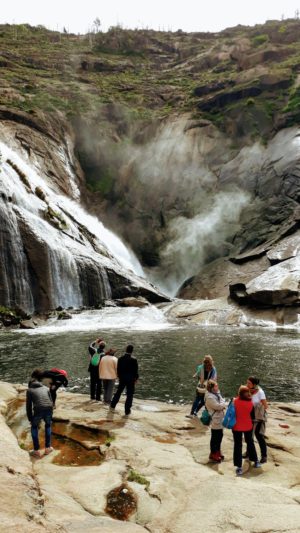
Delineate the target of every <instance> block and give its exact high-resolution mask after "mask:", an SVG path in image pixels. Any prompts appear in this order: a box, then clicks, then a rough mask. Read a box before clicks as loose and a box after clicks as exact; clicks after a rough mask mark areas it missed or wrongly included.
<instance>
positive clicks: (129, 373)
mask: <svg viewBox="0 0 300 533" xmlns="http://www.w3.org/2000/svg"><path fill="white" fill-rule="evenodd" d="M132 352H133V346H132V344H128V346H127V348H126V352H125V354H124V355H122V357H120V358H119V359H118V365H117V374H118V378H119V386H118V388H117V391H116V393H115V395H114V397H113V399H112V401H111V404H110V407H111V409H115V407H116V405H117V403H118V401H119V400H120V396H121V394H122V392H123V390H124V389H125V387H126V401H125V415H130V412H131V406H132V401H133V395H134V389H135V383H136V382H137V380H138V378H139V373H138V362H137V360H136V358H135V357H133V355H132Z"/></svg>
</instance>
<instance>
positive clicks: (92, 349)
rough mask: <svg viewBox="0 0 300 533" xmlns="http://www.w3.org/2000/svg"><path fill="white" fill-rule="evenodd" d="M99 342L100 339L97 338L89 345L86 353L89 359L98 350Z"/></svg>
mask: <svg viewBox="0 0 300 533" xmlns="http://www.w3.org/2000/svg"><path fill="white" fill-rule="evenodd" d="M100 342H102V339H100V338H98V339H96V340H95V341H93V342H91V343H90V344H89V347H88V351H89V354H90V356H91V357H93V355H94V354H95V353H96V351H97V350H98V348H99V344H100Z"/></svg>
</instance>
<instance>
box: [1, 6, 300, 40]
mask: <svg viewBox="0 0 300 533" xmlns="http://www.w3.org/2000/svg"><path fill="white" fill-rule="evenodd" d="M298 9H299V11H300V0H246V1H245V0H182V1H181V2H178V0H172V1H171V0H144V1H143V0H106V1H102V2H101V0H98V1H97V0H83V1H81V2H76V0H72V1H71V0H51V1H50V0H1V9H0V23H1V24H4V23H10V24H13V23H15V24H20V23H29V24H31V25H33V26H34V25H37V24H43V25H44V26H46V27H47V28H49V29H54V30H57V29H58V30H62V29H63V27H65V28H66V29H67V30H68V31H69V32H74V33H86V32H87V31H89V29H90V28H91V26H92V24H93V21H94V20H95V18H96V17H99V19H100V21H101V29H102V30H103V31H106V30H107V29H108V28H109V27H110V26H114V25H116V24H121V25H122V26H123V27H125V28H137V27H138V28H146V27H148V28H153V29H160V30H165V31H167V30H172V31H176V30H177V29H179V28H181V29H182V30H184V31H220V30H222V29H224V28H228V27H230V26H236V25H237V24H244V25H249V26H252V25H254V24H259V23H263V22H265V21H266V20H270V19H278V20H280V19H281V18H282V17H284V18H293V17H295V13H296V11H297V10H298Z"/></svg>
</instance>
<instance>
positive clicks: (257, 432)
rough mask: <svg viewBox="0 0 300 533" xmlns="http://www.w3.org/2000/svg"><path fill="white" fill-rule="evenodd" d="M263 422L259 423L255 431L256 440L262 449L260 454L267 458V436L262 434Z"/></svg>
mask: <svg viewBox="0 0 300 533" xmlns="http://www.w3.org/2000/svg"><path fill="white" fill-rule="evenodd" d="M261 424H262V422H257V423H256V427H255V430H254V433H255V437H256V440H257V442H258V444H259V447H260V453H261V456H262V457H267V445H266V441H265V436H264V435H262V434H261V433H260V426H261Z"/></svg>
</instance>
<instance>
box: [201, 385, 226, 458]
mask: <svg viewBox="0 0 300 533" xmlns="http://www.w3.org/2000/svg"><path fill="white" fill-rule="evenodd" d="M206 388H207V392H206V393H205V407H206V409H207V410H208V412H209V414H210V415H211V425H210V427H211V438H210V455H209V459H210V460H211V461H214V462H216V463H220V462H221V461H223V460H224V455H222V452H221V443H222V439H223V426H222V422H223V418H224V410H225V407H227V403H226V402H225V400H224V398H222V396H221V394H220V391H219V386H218V383H217V382H216V381H214V380H213V379H209V380H208V382H207V385H206Z"/></svg>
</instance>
